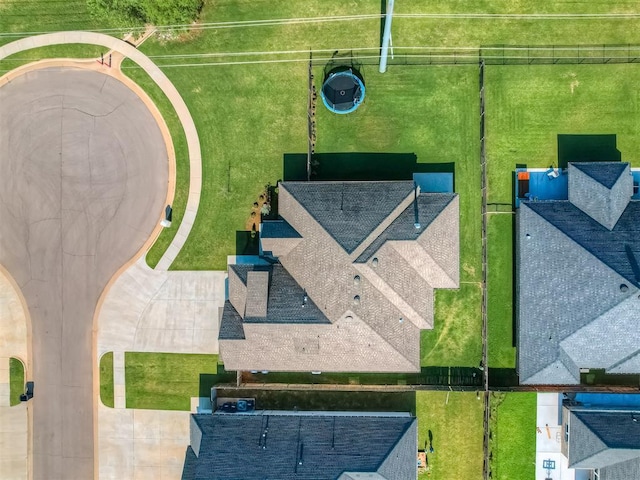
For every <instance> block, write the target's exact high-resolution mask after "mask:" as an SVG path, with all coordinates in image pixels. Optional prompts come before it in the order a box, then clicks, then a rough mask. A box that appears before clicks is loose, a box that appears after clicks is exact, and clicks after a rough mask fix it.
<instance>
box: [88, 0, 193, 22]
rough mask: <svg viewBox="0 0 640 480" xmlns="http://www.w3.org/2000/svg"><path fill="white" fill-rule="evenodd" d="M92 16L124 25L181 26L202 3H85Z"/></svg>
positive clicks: (136, 0)
mask: <svg viewBox="0 0 640 480" xmlns="http://www.w3.org/2000/svg"><path fill="white" fill-rule="evenodd" d="M87 5H88V6H89V11H90V12H91V14H92V15H93V16H94V17H97V18H108V19H109V20H110V23H115V24H119V25H125V26H139V25H144V24H152V25H183V24H189V23H191V22H193V21H194V20H195V19H196V18H197V17H198V14H199V13H200V10H201V9H202V5H203V0H87Z"/></svg>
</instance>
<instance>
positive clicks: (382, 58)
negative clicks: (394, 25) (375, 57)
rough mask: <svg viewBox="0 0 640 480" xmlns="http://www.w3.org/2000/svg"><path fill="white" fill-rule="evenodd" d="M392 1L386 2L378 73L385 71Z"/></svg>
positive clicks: (389, 40) (389, 37)
mask: <svg viewBox="0 0 640 480" xmlns="http://www.w3.org/2000/svg"><path fill="white" fill-rule="evenodd" d="M393 3H394V0H388V1H387V14H386V17H385V20H384V33H383V35H382V51H381V52H380V73H384V72H386V71H387V57H388V56H389V43H390V42H391V20H392V19H393Z"/></svg>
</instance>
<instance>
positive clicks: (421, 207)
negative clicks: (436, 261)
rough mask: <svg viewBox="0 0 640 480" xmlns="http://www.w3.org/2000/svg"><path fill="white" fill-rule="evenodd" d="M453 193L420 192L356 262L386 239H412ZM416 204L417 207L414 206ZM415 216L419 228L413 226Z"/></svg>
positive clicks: (434, 216)
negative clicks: (415, 199)
mask: <svg viewBox="0 0 640 480" xmlns="http://www.w3.org/2000/svg"><path fill="white" fill-rule="evenodd" d="M454 198H455V194H453V193H421V194H420V195H418V197H417V201H416V202H414V203H413V204H412V205H411V206H409V207H408V208H407V209H405V210H404V211H403V212H402V213H401V214H400V215H398V217H397V218H396V219H395V220H394V221H393V222H392V223H391V225H389V226H388V227H387V228H386V229H385V230H384V232H382V234H381V235H380V236H378V238H376V239H375V240H374V241H373V242H371V244H370V245H369V246H368V247H367V248H366V249H365V250H364V252H363V253H362V254H361V255H360V256H359V257H358V259H357V260H356V262H361V263H363V262H366V261H367V260H369V259H370V258H371V256H372V255H373V254H374V253H375V252H376V251H378V249H379V248H380V247H381V246H382V245H383V244H384V243H385V242H386V241H388V240H414V239H416V238H417V237H418V236H419V235H420V234H421V233H422V232H424V231H425V230H426V229H427V227H428V226H429V225H431V222H433V221H434V220H435V219H436V218H437V217H438V215H440V213H442V211H443V210H444V209H445V208H446V207H447V205H449V203H451V202H452V201H453V199H454ZM416 205H417V208H416ZM416 217H417V219H418V223H419V224H420V227H419V228H416V227H415V223H416Z"/></svg>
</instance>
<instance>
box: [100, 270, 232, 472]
mask: <svg viewBox="0 0 640 480" xmlns="http://www.w3.org/2000/svg"><path fill="white" fill-rule="evenodd" d="M225 283H226V272H207V271H202V272H175V271H171V272H167V271H158V270H152V269H151V268H149V267H148V266H147V264H146V262H145V260H144V258H141V259H139V260H138V261H137V262H135V263H134V264H132V265H131V266H130V267H129V268H128V269H127V270H126V271H125V272H123V273H122V274H121V275H120V277H118V279H117V280H115V282H114V283H113V285H112V286H111V288H110V290H109V292H108V293H107V295H106V296H105V298H104V302H103V304H102V308H101V310H100V314H99V317H98V321H97V349H96V351H97V358H96V360H95V361H96V362H98V361H99V359H100V357H101V356H102V355H103V354H104V353H106V352H110V351H112V352H113V360H114V361H113V368H114V396H115V398H114V400H115V408H108V407H105V406H104V405H102V403H101V402H98V450H99V452H100V456H99V466H98V471H99V475H100V477H99V478H100V479H102V480H106V479H108V480H120V479H123V478H127V479H134V480H142V479H165V478H166V479H174V480H178V479H180V477H181V475H182V467H183V464H184V455H185V452H186V448H187V445H189V414H190V412H174V411H155V410H134V409H126V389H125V376H124V353H125V352H168V353H171V352H174V353H218V340H217V339H218V327H219V324H218V321H219V312H220V309H221V308H222V307H223V306H224V300H225Z"/></svg>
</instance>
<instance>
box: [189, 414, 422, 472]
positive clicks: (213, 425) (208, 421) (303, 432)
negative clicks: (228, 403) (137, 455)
mask: <svg viewBox="0 0 640 480" xmlns="http://www.w3.org/2000/svg"><path fill="white" fill-rule="evenodd" d="M194 418H195V420H196V423H197V425H198V426H199V428H200V429H201V431H202V441H201V445H200V452H199V453H198V458H197V460H196V463H197V465H196V468H195V473H194V475H193V476H191V477H186V478H185V477H184V476H183V479H184V480H239V479H242V480H264V479H267V478H269V479H278V480H324V479H327V480H328V479H332V480H333V479H336V478H338V476H339V475H340V474H341V473H342V472H345V471H348V472H375V471H376V470H377V469H378V468H380V466H381V465H382V463H383V462H384V460H385V459H386V457H387V456H388V455H389V453H390V452H391V451H392V449H393V447H394V446H395V445H396V444H397V443H398V442H400V441H401V440H402V439H403V437H404V435H405V434H406V433H407V431H409V429H410V428H411V427H412V426H413V425H414V424H415V422H416V420H415V418H411V417H376V416H353V417H350V416H328V415H321V416H311V415H194ZM265 431H266V437H263V433H264V432H265ZM405 445H406V448H408V449H410V450H411V456H410V458H411V462H410V465H409V466H408V467H409V468H412V469H413V471H415V452H416V450H417V439H416V438H415V432H414V435H413V441H410V442H407V443H406V444H405ZM187 459H189V456H187ZM300 462H301V464H300ZM399 474H400V475H402V474H403V472H399ZM389 478H390V479H392V480H396V479H397V480H401V479H402V480H404V479H408V478H411V477H407V476H405V477H401V476H397V477H389ZM414 478H415V477H414Z"/></svg>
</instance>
